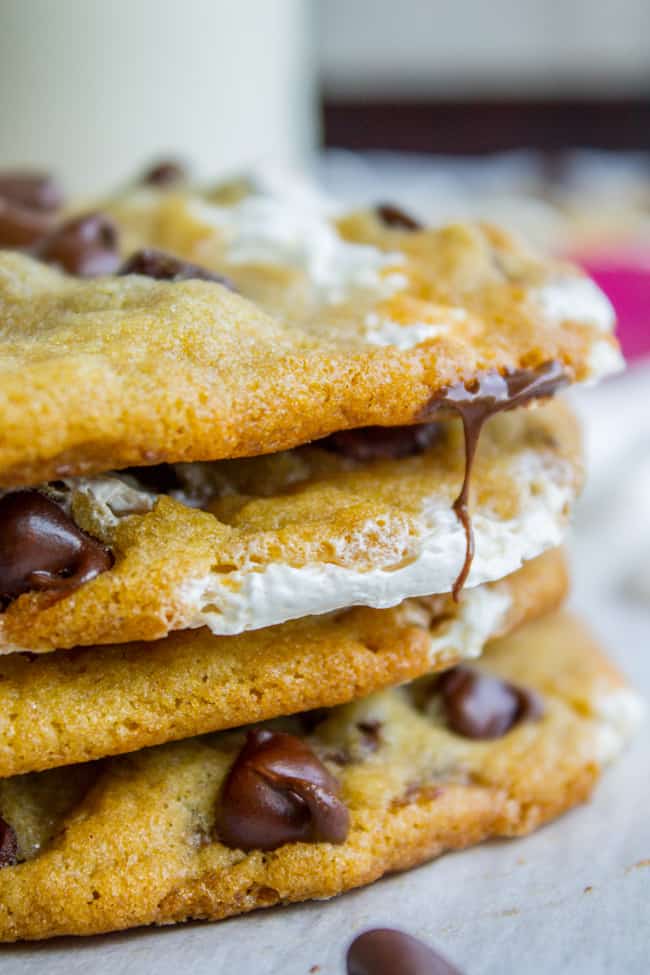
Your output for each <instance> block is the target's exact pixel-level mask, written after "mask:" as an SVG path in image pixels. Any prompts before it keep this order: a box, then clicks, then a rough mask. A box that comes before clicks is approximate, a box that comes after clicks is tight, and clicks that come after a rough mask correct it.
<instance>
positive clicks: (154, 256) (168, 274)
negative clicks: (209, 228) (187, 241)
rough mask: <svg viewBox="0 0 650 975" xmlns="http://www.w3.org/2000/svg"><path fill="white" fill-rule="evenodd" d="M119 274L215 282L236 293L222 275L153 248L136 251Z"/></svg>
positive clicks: (167, 279) (123, 265)
mask: <svg viewBox="0 0 650 975" xmlns="http://www.w3.org/2000/svg"><path fill="white" fill-rule="evenodd" d="M117 273H118V274H142V275H144V276H145V277H147V278H156V279H157V280H159V281H190V280H195V279H198V280H200V281H215V282H216V283H217V284H222V285H223V286H224V287H225V288H229V289H230V290H231V291H234V290H235V289H234V285H233V284H232V282H231V281H229V280H228V278H226V277H224V276H223V275H222V274H216V272H214V271H209V270H208V269H207V268H205V267H199V265H198V264H191V263H190V262H189V261H182V260H181V259H180V258H178V257H174V255H173V254H167V253H165V251H158V250H154V248H152V247H148V248H145V249H144V250H141V251H136V252H135V254H132V255H131V257H129V258H128V259H127V260H126V261H125V262H124V264H122V266H121V267H120V269H119V271H118V272H117Z"/></svg>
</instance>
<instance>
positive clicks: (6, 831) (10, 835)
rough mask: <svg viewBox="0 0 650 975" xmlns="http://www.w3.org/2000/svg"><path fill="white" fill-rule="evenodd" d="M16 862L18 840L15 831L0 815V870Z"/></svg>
mask: <svg viewBox="0 0 650 975" xmlns="http://www.w3.org/2000/svg"><path fill="white" fill-rule="evenodd" d="M17 862H18V840H17V839H16V833H15V832H14V830H13V829H12V827H11V826H10V825H9V823H6V822H5V821H4V819H3V818H2V817H1V816H0V870H2V868H3V867H13V866H15V865H16V863H17Z"/></svg>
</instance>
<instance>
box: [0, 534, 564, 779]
mask: <svg viewBox="0 0 650 975" xmlns="http://www.w3.org/2000/svg"><path fill="white" fill-rule="evenodd" d="M567 584H568V578H567V567H566V563H565V560H564V556H563V554H562V552H561V551H560V550H558V549H554V550H552V551H550V552H547V553H546V555H543V556H540V557H539V558H537V559H533V560H532V561H531V562H528V563H526V565H525V566H524V567H523V568H522V569H520V570H519V571H518V572H516V573H515V574H514V575H512V576H509V577H508V578H506V579H504V580H502V581H501V582H498V583H492V584H490V585H484V586H478V587H477V588H476V589H472V590H468V591H467V592H466V593H465V594H464V596H463V599H462V602H461V603H460V605H459V604H456V603H454V602H453V601H452V599H451V597H450V596H438V597H430V598H423V599H418V600H416V599H411V600H406V601H405V602H404V603H402V604H401V605H400V606H398V607H396V608H394V609H385V610H376V609H367V608H358V609H350V610H344V611H343V612H340V613H337V614H328V615H325V616H312V617H308V618H306V619H303V620H297V621H295V622H292V623H284V624H282V625H280V626H275V627H269V628H266V629H263V630H257V631H256V632H255V633H245V634H242V635H240V636H234V637H215V636H213V635H212V634H211V633H210V632H209V631H208V630H206V629H201V630H186V631H185V632H182V633H175V634H173V635H172V636H169V637H167V638H166V639H164V640H159V641H157V642H156V643H154V644H149V643H130V644H125V645H121V646H109V647H96V648H92V647H89V648H86V649H76V650H71V651H69V652H67V651H63V650H61V651H59V652H58V653H53V654H45V655H40V656H38V657H34V656H33V655H24V654H11V655H8V656H6V657H4V658H3V659H2V661H0V777H5V776H9V775H18V774H22V773H23V772H31V771H35V770H41V769H46V768H51V767H53V766H58V765H69V764H72V763H74V762H85V761H88V760H89V759H94V758H103V757H104V756H106V755H115V754H119V753H120V752H128V751H134V750H135V749H138V748H143V747H145V746H148V745H157V744H161V743H164V742H167V741H172V740H174V739H178V738H188V737H190V736H191V735H197V734H203V733H205V732H208V731H217V730H219V729H222V728H230V727H237V726H239V725H243V724H248V723H250V722H252V721H262V720H264V719H266V718H274V717H277V716H281V715H287V714H294V713H296V712H298V711H306V710H309V709H313V708H317V707H332V706H333V705H336V704H343V703H347V702H348V701H351V700H353V699H356V698H358V697H362V696H365V695H367V694H370V693H371V692H372V691H376V690H378V689H379V688H382V687H386V686H388V685H392V684H397V683H401V682H402V681H405V680H410V679H412V678H414V677H419V676H420V675H421V674H423V673H426V672H428V671H433V670H440V669H443V668H445V667H449V666H451V664H453V663H456V662H457V661H458V660H461V659H463V658H468V657H476V656H478V655H479V654H480V653H481V651H482V650H483V646H484V644H485V642H486V641H487V640H488V639H490V638H491V637H495V636H497V635H500V634H502V633H506V632H509V631H510V630H512V629H513V628H515V627H516V626H518V625H520V624H521V623H523V622H525V621H526V620H529V619H532V618H534V617H536V616H539V615H540V614H543V613H545V612H548V611H549V610H551V609H554V608H555V607H556V606H558V605H559V604H560V602H561V601H562V599H563V598H564V596H565V594H566V590H567ZM35 714H37V715H38V720H35V719H34V715H35Z"/></svg>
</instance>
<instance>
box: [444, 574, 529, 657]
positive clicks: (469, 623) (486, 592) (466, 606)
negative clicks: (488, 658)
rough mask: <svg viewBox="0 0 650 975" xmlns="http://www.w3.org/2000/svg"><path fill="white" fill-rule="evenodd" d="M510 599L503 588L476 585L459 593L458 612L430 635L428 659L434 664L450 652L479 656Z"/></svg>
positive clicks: (508, 606)
mask: <svg viewBox="0 0 650 975" xmlns="http://www.w3.org/2000/svg"><path fill="white" fill-rule="evenodd" d="M511 604H512V599H511V598H510V595H509V594H508V593H507V592H506V590H505V589H498V588H494V587H493V588H490V587H488V586H477V587H476V588H475V589H468V590H467V592H465V593H463V596H462V601H461V604H460V607H459V609H458V613H457V614H456V616H455V617H454V618H453V620H452V621H451V622H450V623H449V624H448V626H447V627H446V629H445V630H444V631H443V632H441V633H439V634H438V635H437V636H434V637H432V638H431V649H430V660H431V665H432V666H435V665H436V664H438V663H439V662H444V660H445V659H446V658H448V656H449V654H450V653H452V652H456V653H459V654H460V655H461V656H462V657H465V658H467V659H470V658H474V657H480V655H481V654H482V653H483V649H484V647H485V644H486V643H487V642H488V640H489V639H490V638H491V637H492V636H494V635H495V634H496V633H497V632H498V630H499V627H500V626H501V624H502V623H503V621H504V619H505V616H506V613H507V612H508V610H509V609H510V606H511Z"/></svg>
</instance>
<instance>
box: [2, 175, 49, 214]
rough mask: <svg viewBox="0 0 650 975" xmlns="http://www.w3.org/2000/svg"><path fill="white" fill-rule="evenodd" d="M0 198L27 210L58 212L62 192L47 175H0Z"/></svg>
mask: <svg viewBox="0 0 650 975" xmlns="http://www.w3.org/2000/svg"><path fill="white" fill-rule="evenodd" d="M0 197H2V198H3V199H5V200H8V201H9V202H10V203H15V204H17V205H18V206H21V207H26V208H27V209H28V210H41V211H42V210H58V209H59V207H61V206H62V205H63V192H62V190H61V187H60V186H59V185H58V183H56V182H55V180H54V179H52V177H51V176H50V175H49V173H39V172H27V171H25V172H19V171H18V170H16V171H15V172H4V173H0Z"/></svg>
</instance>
